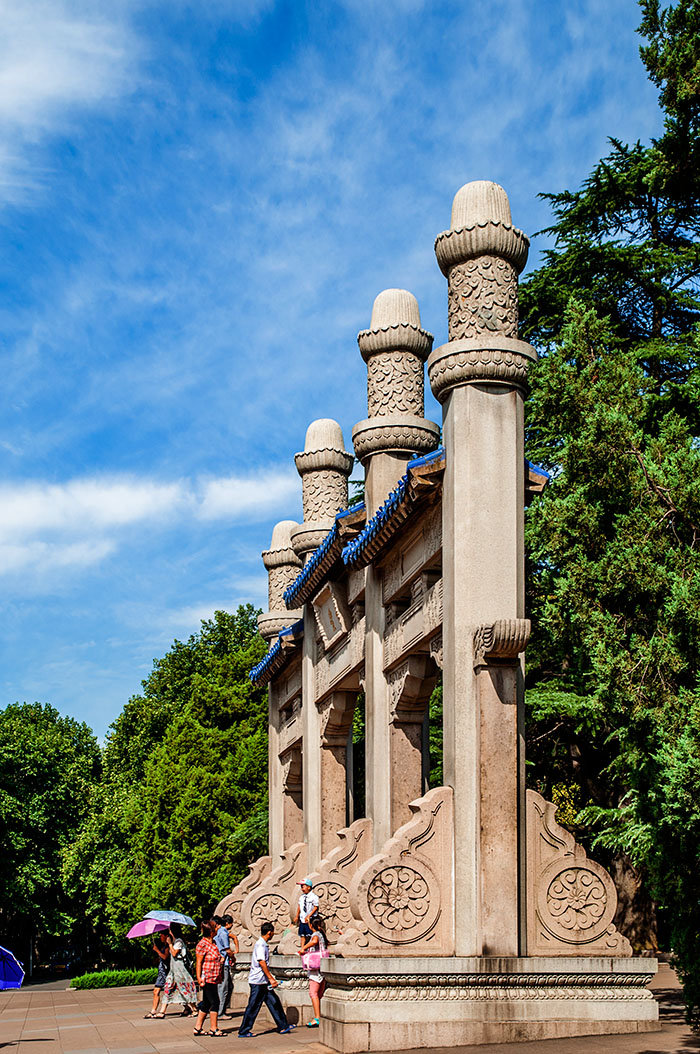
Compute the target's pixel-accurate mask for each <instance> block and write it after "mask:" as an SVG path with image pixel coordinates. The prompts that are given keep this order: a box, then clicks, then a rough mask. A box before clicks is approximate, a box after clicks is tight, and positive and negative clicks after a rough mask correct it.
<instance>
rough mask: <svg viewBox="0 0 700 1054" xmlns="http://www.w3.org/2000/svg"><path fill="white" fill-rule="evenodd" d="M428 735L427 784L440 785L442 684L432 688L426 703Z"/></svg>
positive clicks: (442, 778) (442, 779)
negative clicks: (428, 768) (428, 760)
mask: <svg viewBox="0 0 700 1054" xmlns="http://www.w3.org/2000/svg"><path fill="white" fill-rule="evenodd" d="M428 722H429V723H428V737H429V742H430V774H429V776H428V784H429V786H431V787H442V785H443V783H444V775H443V763H442V745H443V744H442V741H443V724H442V684H438V686H437V687H436V688H434V689H433V694H432V695H431V696H430V702H429V704H428Z"/></svg>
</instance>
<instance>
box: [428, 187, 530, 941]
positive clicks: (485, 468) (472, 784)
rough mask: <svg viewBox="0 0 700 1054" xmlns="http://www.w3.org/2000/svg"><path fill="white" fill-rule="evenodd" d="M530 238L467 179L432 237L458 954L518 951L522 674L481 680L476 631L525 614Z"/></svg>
mask: <svg viewBox="0 0 700 1054" xmlns="http://www.w3.org/2000/svg"><path fill="white" fill-rule="evenodd" d="M528 244H529V243H528V239H527V238H526V236H525V235H524V234H523V233H522V231H520V230H518V229H517V228H516V227H513V225H512V222H511V215H510V205H509V203H508V198H507V195H506V193H505V191H504V190H503V188H502V187H499V186H498V185H497V184H495V183H488V182H481V181H479V182H475V183H468V184H466V186H464V187H462V189H461V190H459V191H458V192H457V194H456V196H455V199H454V203H453V206H452V223H451V226H450V229H449V230H448V231H444V232H443V233H442V234H440V235H438V237H437V240H436V243H435V252H436V255H437V258H438V263H439V265H440V268H441V270H442V272H443V274H444V275H445V276H446V277H447V280H448V312H449V343H447V344H445V345H443V346H442V347H440V348H436V349H435V351H433V352H432V354H431V355H430V357H429V359H428V375H429V378H430V383H431V386H432V389H433V393H434V394H435V396H436V398H437V399H439V401H440V402H441V403H442V406H443V444H444V447H445V455H446V468H445V476H444V482H443V505H442V510H443V700H444V722H445V742H444V751H445V780H446V782H447V783H448V784H449V785H450V786H452V787H453V789H454V792H455V846H456V850H455V852H456V857H455V896H456V904H457V905H458V910H457V911H456V954H457V955H482V954H483V955H486V954H488V955H517V954H518V951H519V933H518V929H519V927H518V919H519V902H518V866H519V863H518V823H519V813H520V811H521V809H520V799H521V793H522V792H521V788H520V786H519V779H518V771H519V768H518V764H519V759H518V742H517V727H518V725H517V712H518V710H519V709H521V707H522V680H520V682H519V684H517V685H515V686H514V684H513V681H512V678H498V677H490V675H489V673H488V669H487V668H486V667H484V671H485V675H486V676H487V677H489V684H488V686H487V685H485V684H484V685H483V686H482V687H483V689H484V690H483V691H481V690H480V685H479V674H478V673H477V667H479V663H480V661H481V660H480V659H479V657H478V655H477V653H476V645H475V638H478V637H479V631H480V630H482V633H483V630H484V628H486V627H492V626H493V625H494V624H495V623H497V622H498V621H499V620H513V621H514V622H518V623H519V622H521V621H522V620H523V615H524V587H523V578H524V556H523V503H524V478H523V474H524V469H523V464H524V457H523V394H524V389H525V385H526V380H527V370H528V366H529V364H530V362H532V361H533V360H534V359H535V358H536V354H535V351H534V349H533V348H532V347H531V346H530V345H529V344H525V343H524V342H523V341H520V340H518V338H517V331H518V295H517V276H518V274H519V273H520V271H521V270H522V268H523V267H524V265H525V261H526V259H527V251H528ZM514 692H515V697H514V695H513V693H514ZM494 774H496V779H497V784H498V785H497V786H494V785H493V779H492V778H491V777H492V776H493V775H494ZM494 861H497V866H494Z"/></svg>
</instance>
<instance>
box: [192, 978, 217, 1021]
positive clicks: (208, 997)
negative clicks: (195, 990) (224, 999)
mask: <svg viewBox="0 0 700 1054" xmlns="http://www.w3.org/2000/svg"><path fill="white" fill-rule="evenodd" d="M197 1009H198V1010H202V1011H204V1013H205V1014H207V1013H208V1012H209V1011H210V1010H218V1009H219V986H218V984H205V985H204V987H203V988H202V998H201V999H200V1000H199V1002H198V1003H197Z"/></svg>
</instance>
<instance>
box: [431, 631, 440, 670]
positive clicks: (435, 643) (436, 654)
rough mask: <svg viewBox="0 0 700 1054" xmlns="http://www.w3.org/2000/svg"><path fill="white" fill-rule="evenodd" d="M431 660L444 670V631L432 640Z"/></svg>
mask: <svg viewBox="0 0 700 1054" xmlns="http://www.w3.org/2000/svg"><path fill="white" fill-rule="evenodd" d="M429 647H430V658H431V659H432V660H433V662H434V663H435V665H436V666H438V667H439V668H440V669H442V630H440V632H439V633H436V634H435V636H434V637H431V639H430V644H429Z"/></svg>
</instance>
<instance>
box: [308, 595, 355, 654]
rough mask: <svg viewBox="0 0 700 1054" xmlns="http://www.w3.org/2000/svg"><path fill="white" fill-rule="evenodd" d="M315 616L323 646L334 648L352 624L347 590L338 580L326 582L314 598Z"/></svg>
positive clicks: (326, 648)
mask: <svg viewBox="0 0 700 1054" xmlns="http://www.w3.org/2000/svg"><path fill="white" fill-rule="evenodd" d="M313 609H314V616H315V618H316V625H317V626H318V629H319V633H320V634H321V640H322V641H323V647H324V649H325V650H326V651H328V649H329V648H332V647H333V645H334V644H336V643H337V642H338V641H339V640H340V639H341V637H344V636H345V634H346V633H348V632H349V630H350V627H351V625H352V618H351V615H350V609H349V607H348V603H347V597H346V595H345V590H344V588H343V587H342V586H340V585H339V584H338V583H336V582H326V584H325V585H324V586H323V588H322V589H321V590H320V592H319V593H318V595H317V596H316V597H314V600H313Z"/></svg>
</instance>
